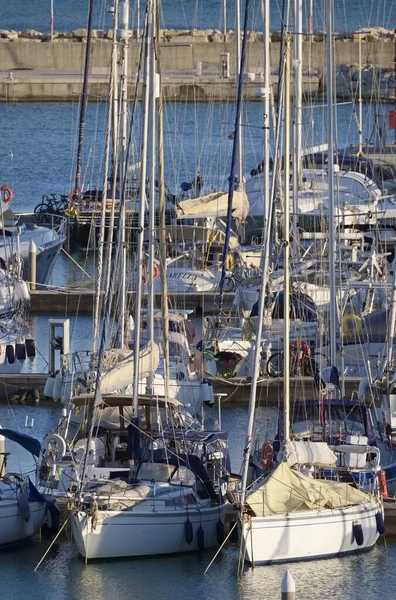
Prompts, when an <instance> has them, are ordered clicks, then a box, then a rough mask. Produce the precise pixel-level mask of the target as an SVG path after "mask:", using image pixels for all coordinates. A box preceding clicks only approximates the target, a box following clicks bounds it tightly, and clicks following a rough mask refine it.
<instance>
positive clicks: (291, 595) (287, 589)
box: [281, 570, 296, 600]
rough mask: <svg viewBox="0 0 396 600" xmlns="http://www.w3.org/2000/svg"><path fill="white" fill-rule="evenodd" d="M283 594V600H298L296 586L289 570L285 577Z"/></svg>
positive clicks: (282, 584) (282, 588)
mask: <svg viewBox="0 0 396 600" xmlns="http://www.w3.org/2000/svg"><path fill="white" fill-rule="evenodd" d="M281 592H282V600H296V584H295V582H294V579H293V575H292V574H291V573H290V571H289V570H287V571H286V573H285V574H284V575H283V578H282V583H281Z"/></svg>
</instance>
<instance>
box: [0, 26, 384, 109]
mask: <svg viewBox="0 0 396 600" xmlns="http://www.w3.org/2000/svg"><path fill="white" fill-rule="evenodd" d="M1 31H2V30H0V65H1V67H0V69H1V71H2V73H0V101H7V100H13V101H36V102H37V101H67V102H70V101H73V100H75V99H76V95H78V94H79V93H81V85H82V72H83V65H84V59H85V50H86V37H84V32H85V33H86V31H85V30H81V31H80V37H72V38H68V37H58V38H55V40H54V41H53V42H50V41H48V36H42V35H41V34H40V33H38V32H27V33H26V34H25V35H26V37H20V33H17V32H14V33H15V34H16V36H17V37H11V38H9V37H4V36H3V37H1V36H2V33H1ZM110 33H111V32H107V33H106V32H101V35H102V37H95V38H94V39H93V44H92V53H91V75H90V82H89V83H90V88H89V93H90V94H91V95H92V97H95V96H107V89H108V75H109V64H110V53H111V39H108V38H109V37H111V36H110ZM166 33H169V32H163V37H162V40H161V65H162V73H163V85H164V88H163V95H164V98H165V99H172V100H174V99H180V100H182V101H208V100H212V101H222V100H231V99H233V98H234V96H235V52H234V41H233V39H232V37H233V34H232V32H231V33H230V34H229V35H228V38H229V39H228V41H227V42H224V41H223V37H224V36H222V35H220V33H216V32H214V33H213V35H210V34H208V33H207V32H206V35H202V36H200V35H197V33H195V34H194V35H191V34H189V32H178V35H171V34H169V35H165V34H166ZM201 33H202V32H201ZM204 33H205V32H204ZM182 34H183V35H182ZM28 35H30V37H27V36H28ZM59 35H62V36H65V35H69V34H59ZM70 35H72V34H70ZM73 35H74V34H73ZM106 35H107V36H108V37H107V38H106V37H105V36H106ZM392 35H393V34H392ZM34 36H36V37H34ZM40 36H41V37H40ZM260 36H261V37H260ZM393 39H394V35H393V37H392V38H389V37H385V36H383V37H380V38H375V37H374V36H372V35H371V36H368V35H367V36H366V38H365V39H364V40H363V41H362V43H361V52H362V65H363V76H362V79H363V98H366V99H372V94H373V88H375V89H376V91H377V92H378V99H381V100H382V101H384V100H392V99H393V98H394V91H395V82H394V53H395V44H394V42H393V41H392V40H393ZM325 50H326V48H325V40H324V38H323V36H322V37H321V36H316V38H315V40H314V41H307V40H306V41H304V42H303V93H304V94H305V95H306V97H307V98H308V97H311V98H312V97H314V96H315V95H320V94H321V93H323V92H324V91H325V75H326V74H325V64H326V56H325ZM263 52H264V45H263V42H262V35H261V34H259V33H252V34H250V41H249V42H248V44H247V60H246V67H245V70H246V74H247V75H246V79H247V85H246V86H245V98H246V99H247V100H254V99H259V95H258V90H257V88H259V87H260V85H262V84H261V83H260V82H262V72H263ZM270 52H271V69H272V78H273V83H276V82H277V73H278V65H279V57H280V41H279V39H276V36H273V40H272V42H271V44H270ZM224 53H228V55H229V65H228V73H225V71H224V68H222V64H223V66H224ZM139 56H140V43H139V42H138V41H137V40H135V39H131V40H130V74H131V75H130V80H129V85H130V93H131V94H132V93H133V92H134V89H135V81H136V71H137V69H138V63H139ZM334 56H335V64H336V73H337V82H336V89H337V94H338V97H339V98H340V99H346V98H349V97H350V96H351V95H353V94H354V93H355V92H356V86H357V79H358V77H357V72H358V61H359V41H358V40H357V39H356V38H353V37H351V36H349V37H347V38H342V39H338V40H336V41H335V44H334ZM222 61H223V63H222ZM197 65H198V68H197ZM225 74H226V75H228V77H227V76H226V77H224V75H225ZM374 78H375V85H373V80H374Z"/></svg>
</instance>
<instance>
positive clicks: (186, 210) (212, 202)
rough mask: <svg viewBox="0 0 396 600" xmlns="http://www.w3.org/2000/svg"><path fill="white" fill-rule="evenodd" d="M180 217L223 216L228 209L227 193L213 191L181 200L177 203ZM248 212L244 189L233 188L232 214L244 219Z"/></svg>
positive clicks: (241, 219)
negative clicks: (199, 196) (198, 196)
mask: <svg viewBox="0 0 396 600" xmlns="http://www.w3.org/2000/svg"><path fill="white" fill-rule="evenodd" d="M177 210H178V213H179V214H178V216H179V218H181V217H225V216H226V215H227V210H228V194H225V193H224V192H214V193H212V194H207V195H206V196H202V197H201V198H192V199H191V200H182V201H181V202H179V203H178V205H177ZM248 212H249V201H248V197H247V195H246V193H245V191H244V190H235V191H234V196H233V199H232V216H233V217H234V219H238V220H240V221H244V220H245V219H246V217H247V215H248Z"/></svg>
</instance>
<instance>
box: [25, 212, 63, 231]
mask: <svg viewBox="0 0 396 600" xmlns="http://www.w3.org/2000/svg"><path fill="white" fill-rule="evenodd" d="M18 216H19V218H20V219H21V221H22V222H23V223H24V224H25V225H26V226H27V227H29V226H30V225H32V224H35V225H37V224H40V225H42V226H43V227H46V228H47V229H50V230H53V231H56V233H57V234H58V235H60V236H66V231H67V221H68V220H67V217H65V216H63V215H57V214H53V213H39V214H37V213H34V212H30V213H19V215H18Z"/></svg>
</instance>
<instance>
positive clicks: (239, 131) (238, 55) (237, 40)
mask: <svg viewBox="0 0 396 600" xmlns="http://www.w3.org/2000/svg"><path fill="white" fill-rule="evenodd" d="M245 10H246V9H245ZM235 44H236V46H235V60H236V77H235V79H236V81H237V83H238V82H239V78H240V76H241V3H240V0H235ZM238 87H239V84H238V85H237V89H238ZM237 101H238V91H237ZM235 135H236V136H237V147H238V171H237V173H238V181H239V182H243V147H242V143H243V138H242V114H241V115H240V117H239V124H238V127H237V130H236V132H235Z"/></svg>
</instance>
